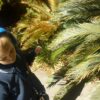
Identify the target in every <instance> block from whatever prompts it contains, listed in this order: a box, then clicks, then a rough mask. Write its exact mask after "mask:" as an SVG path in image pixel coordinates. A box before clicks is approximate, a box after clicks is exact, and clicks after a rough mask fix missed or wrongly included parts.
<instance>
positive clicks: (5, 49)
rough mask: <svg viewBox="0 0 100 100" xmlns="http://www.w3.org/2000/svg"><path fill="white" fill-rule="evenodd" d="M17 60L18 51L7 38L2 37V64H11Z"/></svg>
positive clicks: (0, 48) (0, 52)
mask: <svg viewBox="0 0 100 100" xmlns="http://www.w3.org/2000/svg"><path fill="white" fill-rule="evenodd" d="M15 60H16V50H15V47H14V45H13V44H12V42H11V40H10V39H9V38H8V37H7V36H5V35H4V36H0V63H1V64H11V63H14V62H15Z"/></svg>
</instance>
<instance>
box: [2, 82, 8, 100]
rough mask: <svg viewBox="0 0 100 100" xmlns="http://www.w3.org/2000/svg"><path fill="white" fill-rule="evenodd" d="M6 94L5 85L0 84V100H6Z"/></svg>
mask: <svg viewBox="0 0 100 100" xmlns="http://www.w3.org/2000/svg"><path fill="white" fill-rule="evenodd" d="M8 93H9V92H8V88H7V86H6V84H4V83H1V82H0V100H8Z"/></svg>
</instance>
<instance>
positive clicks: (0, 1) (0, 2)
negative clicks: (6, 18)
mask: <svg viewBox="0 0 100 100" xmlns="http://www.w3.org/2000/svg"><path fill="white" fill-rule="evenodd" d="M2 5H3V2H2V0H0V10H1V7H2Z"/></svg>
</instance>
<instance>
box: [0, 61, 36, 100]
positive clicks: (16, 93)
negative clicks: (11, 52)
mask: <svg viewBox="0 0 100 100" xmlns="http://www.w3.org/2000/svg"><path fill="white" fill-rule="evenodd" d="M0 100H36V99H34V95H33V90H32V84H31V82H30V80H29V77H28V75H27V73H26V72H24V70H21V69H19V68H17V67H16V64H15V63H14V64H9V65H2V64H0Z"/></svg>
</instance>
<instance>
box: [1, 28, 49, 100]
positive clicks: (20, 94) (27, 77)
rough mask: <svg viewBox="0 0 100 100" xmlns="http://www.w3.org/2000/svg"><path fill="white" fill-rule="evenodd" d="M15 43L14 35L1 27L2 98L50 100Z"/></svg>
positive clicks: (10, 99) (12, 99)
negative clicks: (18, 51)
mask: <svg viewBox="0 0 100 100" xmlns="http://www.w3.org/2000/svg"><path fill="white" fill-rule="evenodd" d="M14 43H16V40H15V39H14V37H13V36H12V35H11V34H10V33H7V31H6V30H5V29H4V28H0V100H48V99H49V98H48V95H47V94H46V93H45V89H44V87H43V85H42V84H41V82H40V81H39V80H38V79H37V77H36V76H35V75H34V74H33V73H31V72H30V71H29V70H28V68H27V66H26V63H25V60H23V58H21V56H20V54H18V53H17V50H16V48H15V46H14ZM16 44H17V43H16Z"/></svg>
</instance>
